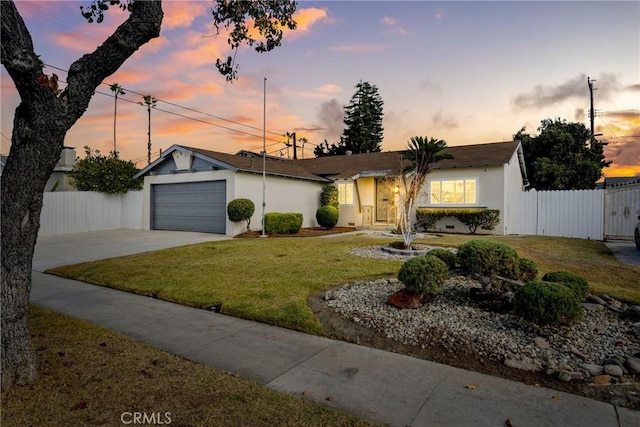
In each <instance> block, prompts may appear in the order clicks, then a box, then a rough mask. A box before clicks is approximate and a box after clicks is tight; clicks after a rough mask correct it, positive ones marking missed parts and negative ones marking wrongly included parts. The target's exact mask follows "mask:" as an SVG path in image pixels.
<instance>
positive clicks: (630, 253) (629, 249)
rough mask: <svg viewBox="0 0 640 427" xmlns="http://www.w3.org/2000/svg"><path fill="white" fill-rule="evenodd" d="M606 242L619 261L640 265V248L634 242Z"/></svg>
mask: <svg viewBox="0 0 640 427" xmlns="http://www.w3.org/2000/svg"><path fill="white" fill-rule="evenodd" d="M604 243H605V245H607V247H608V248H609V249H611V252H613V254H614V255H615V257H616V258H617V259H618V261H620V262H623V263H625V264H631V265H635V266H636V267H640V250H638V249H637V248H636V244H635V243H634V242H627V241H614V242H604Z"/></svg>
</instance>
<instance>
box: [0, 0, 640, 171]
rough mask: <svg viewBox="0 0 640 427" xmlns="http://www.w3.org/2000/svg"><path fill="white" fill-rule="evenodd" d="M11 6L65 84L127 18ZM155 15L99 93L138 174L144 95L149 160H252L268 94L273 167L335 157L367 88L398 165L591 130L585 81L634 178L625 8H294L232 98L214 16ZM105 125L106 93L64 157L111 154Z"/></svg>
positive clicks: (243, 72) (75, 8)
mask: <svg viewBox="0 0 640 427" xmlns="http://www.w3.org/2000/svg"><path fill="white" fill-rule="evenodd" d="M17 3H18V9H19V10H20V12H21V13H22V15H23V17H24V18H25V21H26V23H27V26H28V27H29V28H30V30H31V32H32V35H33V38H34V43H35V46H36V53H38V54H40V55H41V56H42V58H43V60H44V61H45V63H46V64H49V65H52V66H54V67H58V68H60V69H62V70H66V69H68V68H69V66H70V64H71V63H72V61H73V60H75V59H77V58H79V57H80V56H82V54H84V53H87V52H89V51H91V50H93V49H94V48H95V47H96V46H97V45H98V44H99V43H100V42H102V41H103V40H104V39H105V38H106V36H107V35H108V34H110V33H111V32H112V31H113V29H114V28H115V27H116V26H117V25H118V24H119V23H121V22H122V21H123V20H124V19H125V18H126V15H125V14H124V13H122V12H120V11H119V10H117V9H113V10H110V11H109V12H108V14H107V16H106V19H105V22H104V23H102V24H100V25H97V24H87V23H86V22H85V21H84V20H83V18H82V17H81V15H80V9H79V6H80V5H88V4H89V2H88V1H82V2H72V1H46V2H42V1H41V2H30V1H18V2H17ZM163 4H164V10H165V19H164V22H163V28H162V32H161V37H160V38H159V39H156V40H154V41H153V42H151V43H149V44H148V45H146V46H144V47H143V48H141V49H140V50H139V51H138V52H137V53H136V54H134V56H133V57H132V58H130V59H129V60H128V61H127V62H126V63H125V64H124V66H123V67H121V69H120V70H119V71H118V72H117V73H116V74H114V75H113V76H111V77H110V78H108V79H106V80H105V83H116V82H117V83H119V84H120V85H121V86H123V87H124V88H125V91H127V94H126V95H124V96H122V97H121V99H120V100H119V101H118V115H117V140H116V142H117V148H118V151H120V153H121V156H122V157H123V158H126V159H134V160H140V163H138V166H140V167H142V166H144V165H145V164H146V160H143V159H146V150H147V148H146V143H147V112H146V109H145V108H144V107H143V106H140V105H138V104H137V102H139V101H141V100H142V97H141V94H151V95H153V96H155V97H157V98H159V100H160V102H159V103H158V105H157V110H156V111H153V112H152V119H151V120H152V144H153V150H154V154H155V155H157V152H158V150H159V149H166V148H168V147H169V146H171V145H172V144H184V145H190V146H196V147H200V148H204V149H210V150H217V151H223V152H231V153H233V152H236V151H238V150H240V149H253V150H260V149H261V148H262V139H261V136H262V118H263V95H264V93H263V84H264V78H266V79H267V107H266V115H267V130H268V133H267V137H268V140H267V145H268V148H267V151H269V152H271V153H273V154H280V153H281V154H283V155H285V156H286V155H287V150H286V146H285V145H284V144H283V143H282V142H281V141H284V140H285V138H283V137H282V136H281V135H282V134H284V133H285V132H293V131H295V132H296V134H297V136H298V137H299V138H300V137H306V138H308V140H309V142H310V143H311V144H318V143H321V142H322V141H323V140H324V139H328V141H329V142H335V141H337V139H338V138H339V135H340V132H341V130H342V116H341V114H342V108H343V106H344V105H346V104H347V103H348V102H349V99H350V98H351V96H352V95H353V92H354V87H355V85H356V84H357V83H358V81H360V80H365V81H368V82H370V83H372V84H374V85H376V86H377V87H378V89H379V93H380V95H381V97H382V99H383V100H384V103H385V104H384V113H385V116H384V122H383V124H384V128H385V132H384V142H383V149H384V150H398V149H403V148H404V147H405V146H406V144H407V141H408V139H409V138H410V137H411V136H414V135H422V136H429V137H435V138H442V139H444V140H446V141H447V143H448V144H449V145H452V146H453V145H464V144H472V143H487V142H496V141H504V140H510V139H511V136H512V135H513V134H514V133H515V132H516V131H517V130H519V129H520V128H521V127H522V126H526V128H527V130H528V131H529V132H530V133H535V132H536V128H537V127H538V125H539V123H540V120H542V119H544V118H556V117H559V118H562V119H566V120H568V121H580V122H583V123H585V124H586V125H587V126H588V125H589V119H588V117H587V114H586V113H587V111H588V108H589V91H588V86H587V76H590V77H591V78H593V79H596V83H595V86H596V88H597V90H596V91H595V94H594V95H595V107H596V109H597V110H598V112H599V115H598V117H596V127H597V130H596V131H597V132H599V133H600V132H601V133H603V134H604V135H603V138H604V139H606V140H608V141H610V144H609V145H608V146H607V147H606V150H607V151H606V153H607V156H608V158H609V159H610V160H613V161H614V165H613V167H612V168H611V170H610V171H608V172H607V174H608V175H610V176H613V175H622V174H640V136H638V135H640V3H638V2H455V1H452V2H419V1H412V2H408V1H393V2H391V1H380V2H372V1H351V2H343V1H324V2H310V1H302V2H300V4H299V6H298V12H297V13H298V15H297V20H298V21H299V29H298V30H296V31H295V32H287V33H286V34H285V39H284V42H283V44H282V46H281V47H279V48H278V49H276V50H274V51H273V52H270V53H267V54H257V53H255V52H252V51H250V50H249V49H246V48H244V49H241V50H240V51H239V52H238V55H237V60H238V62H239V64H240V79H239V80H238V81H237V82H235V83H232V84H230V83H226V82H225V81H224V79H223V78H222V77H221V76H219V75H218V74H217V72H216V70H215V67H214V63H215V58H216V56H222V55H226V54H228V52H229V51H228V49H227V47H226V44H225V40H226V37H225V36H224V34H220V35H218V36H217V37H211V36H212V35H213V34H214V30H213V28H212V23H211V22H212V21H211V17H210V13H209V12H208V10H209V9H210V5H211V3H210V2H188V1H166V0H165V1H164V2H163ZM46 72H47V73H52V72H55V73H56V74H58V75H59V76H60V78H61V80H64V79H65V77H66V72H64V71H60V70H56V69H52V68H50V69H47V70H46ZM1 76H2V122H1V125H2V140H1V141H2V150H1V151H2V152H7V151H8V148H9V141H8V139H9V138H10V136H11V122H12V118H13V110H14V109H15V107H16V106H17V103H18V98H17V95H16V92H15V89H14V88H13V84H12V82H11V79H10V78H9V77H8V76H7V74H6V72H5V71H4V69H2V75H1ZM100 92H102V93H100ZM181 107H188V108H189V109H191V110H187V109H184V108H181ZM113 109H114V99H113V97H112V94H111V92H110V91H109V88H108V86H107V85H104V86H103V87H102V88H100V89H99V92H98V93H97V94H96V95H95V97H94V99H93V100H92V102H91V104H90V106H89V109H88V110H87V112H86V114H85V116H84V117H83V118H81V119H80V120H79V121H78V123H77V124H76V126H75V127H74V128H73V129H72V130H71V131H70V132H69V134H68V137H67V141H66V145H68V146H74V147H77V148H78V153H79V154H80V153H82V152H83V150H82V147H83V146H85V145H89V146H91V147H92V148H97V149H100V150H102V151H103V152H108V151H109V150H111V149H112V148H113ZM193 110H196V111H193ZM182 116H186V117H182ZM228 120H231V121H232V122H230V121H228ZM233 122H236V123H233ZM240 124H242V125H247V126H241V125H240ZM226 128H232V129H235V131H231V130H228V129H226ZM290 154H291V152H290ZM305 155H306V156H311V155H312V145H307V147H306V148H305Z"/></svg>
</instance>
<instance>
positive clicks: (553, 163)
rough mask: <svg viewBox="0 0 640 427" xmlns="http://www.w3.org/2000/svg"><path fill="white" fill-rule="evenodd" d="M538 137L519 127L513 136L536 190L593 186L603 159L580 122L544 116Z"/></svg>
mask: <svg viewBox="0 0 640 427" xmlns="http://www.w3.org/2000/svg"><path fill="white" fill-rule="evenodd" d="M538 132H539V134H538V136H531V135H529V134H528V133H525V129H524V128H522V129H520V130H519V131H518V133H516V134H515V135H514V136H513V139H514V140H519V141H521V142H522V148H523V151H524V160H525V164H526V167H527V175H528V176H529V180H530V182H531V187H533V188H535V189H536V190H588V189H592V188H595V185H596V182H597V181H598V180H599V179H600V178H601V177H602V170H603V169H604V168H606V167H608V166H609V165H610V164H611V162H607V161H605V160H604V150H603V145H602V143H600V142H597V141H594V142H593V144H592V143H591V142H592V141H591V138H592V137H591V132H590V131H589V130H588V129H587V128H586V127H585V125H584V124H582V123H567V121H566V120H560V119H555V120H551V119H545V120H542V122H541V123H540V127H538Z"/></svg>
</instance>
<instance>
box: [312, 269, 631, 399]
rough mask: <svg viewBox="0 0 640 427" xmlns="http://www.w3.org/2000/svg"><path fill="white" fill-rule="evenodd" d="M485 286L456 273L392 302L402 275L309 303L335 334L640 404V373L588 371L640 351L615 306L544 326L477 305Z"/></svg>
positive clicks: (326, 294) (316, 297)
mask: <svg viewBox="0 0 640 427" xmlns="http://www.w3.org/2000/svg"><path fill="white" fill-rule="evenodd" d="M480 287H481V285H480V283H478V282H477V281H474V280H472V279H469V278H467V277H464V276H453V277H452V278H451V279H450V280H449V281H447V283H446V284H445V286H444V291H443V293H442V294H440V295H438V296H436V297H435V298H434V299H433V301H431V302H429V303H428V304H425V305H424V306H423V307H421V308H416V309H413V310H400V309H397V308H395V307H392V306H390V305H388V304H387V303H386V301H387V299H388V297H389V295H391V294H393V293H394V292H396V291H398V290H399V289H401V288H402V284H401V283H400V282H399V281H398V280H396V279H395V278H389V279H378V280H370V281H362V282H353V283H349V284H347V285H343V286H340V287H337V288H334V289H332V290H330V291H328V292H321V293H317V294H315V295H313V296H312V297H310V298H309V299H308V302H309V304H310V305H311V307H312V309H313V311H314V313H315V314H316V316H317V317H318V319H319V320H320V322H321V324H322V325H323V327H324V329H325V330H326V331H327V332H328V334H329V336H331V337H333V338H337V339H341V340H345V341H350V342H355V343H357V344H360V345H367V346H371V347H375V348H379V349H382V350H387V351H394V352H398V353H402V354H406V355H409V356H413V357H419V358H422V359H425V360H431V361H434V362H438V363H444V364H447V365H450V366H456V367H460V368H464V369H469V370H474V371H477V372H483V373H486V374H489V375H495V376H499V377H503V378H508V379H513V380H517V381H521V382H524V383H527V384H532V385H534V384H535V385H540V386H545V387H549V388H553V389H556V390H561V391H565V392H569V393H573V394H578V395H583V396H586V397H590V398H595V399H598V400H602V401H605V402H609V403H612V404H615V405H620V406H625V407H629V408H632V409H640V383H639V382H638V381H639V380H640V373H637V372H632V371H631V369H630V368H629V367H625V369H626V370H627V372H626V373H624V374H623V375H622V376H613V375H600V376H599V375H597V374H593V375H591V374H587V368H588V369H591V370H597V369H601V370H604V369H609V368H607V366H606V365H610V364H612V363H616V362H614V360H616V359H620V358H622V359H623V360H624V359H625V358H633V357H634V354H637V352H638V351H640V335H638V334H634V333H633V332H632V328H631V326H632V323H631V322H630V321H627V320H624V319H621V318H620V316H619V314H618V313H616V312H615V311H614V310H609V309H604V310H592V311H589V310H585V316H584V320H583V321H582V322H580V323H579V324H577V325H575V326H574V327H571V328H569V327H563V326H538V325H535V324H533V323H531V322H528V321H526V320H524V319H522V318H519V317H517V316H514V315H511V314H500V313H495V312H489V311H486V310H483V309H481V308H479V307H477V306H476V304H475V303H473V302H471V300H470V298H469V294H470V289H474V288H478V289H479V288H480ZM336 314H338V315H336ZM625 366H626V365H625ZM597 377H599V378H598V379H596V378H597ZM599 381H605V383H606V384H604V385H601V384H599Z"/></svg>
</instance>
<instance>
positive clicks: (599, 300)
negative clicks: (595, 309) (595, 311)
mask: <svg viewBox="0 0 640 427" xmlns="http://www.w3.org/2000/svg"><path fill="white" fill-rule="evenodd" d="M586 300H587V302H592V303H594V304H600V305H607V302H606V301H605V300H603V299H602V298H600V297H599V296H597V295H587V298H586Z"/></svg>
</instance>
